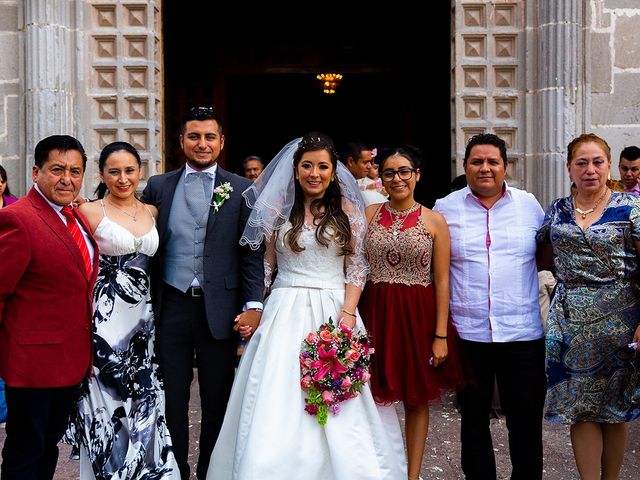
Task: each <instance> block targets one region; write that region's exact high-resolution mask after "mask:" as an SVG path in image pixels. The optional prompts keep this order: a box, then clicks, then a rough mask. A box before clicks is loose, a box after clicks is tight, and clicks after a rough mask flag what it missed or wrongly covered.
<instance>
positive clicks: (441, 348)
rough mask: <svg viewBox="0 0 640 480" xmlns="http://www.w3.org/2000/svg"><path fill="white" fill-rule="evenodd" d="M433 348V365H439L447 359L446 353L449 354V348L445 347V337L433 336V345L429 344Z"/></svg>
mask: <svg viewBox="0 0 640 480" xmlns="http://www.w3.org/2000/svg"><path fill="white" fill-rule="evenodd" d="M431 347H432V350H433V357H431V358H432V360H433V363H432V365H433V367H434V368H435V367H439V366H440V365H442V364H443V363H444V361H445V360H446V359H447V355H448V354H449V350H448V348H447V339H446V338H437V337H436V338H434V339H433V345H432V346H431Z"/></svg>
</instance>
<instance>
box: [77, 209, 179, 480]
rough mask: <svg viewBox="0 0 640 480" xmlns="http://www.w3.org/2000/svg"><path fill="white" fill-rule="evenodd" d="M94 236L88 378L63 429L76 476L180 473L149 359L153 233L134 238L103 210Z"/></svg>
mask: <svg viewBox="0 0 640 480" xmlns="http://www.w3.org/2000/svg"><path fill="white" fill-rule="evenodd" d="M103 211H104V205H103ZM94 237H95V239H96V241H97V242H98V246H99V249H100V272H99V274H98V279H97V281H96V285H95V289H94V317H93V328H94V332H93V344H94V358H93V376H92V377H91V378H90V379H89V380H88V382H86V383H85V384H84V385H83V390H84V391H83V394H82V397H81V399H80V401H79V402H78V406H77V411H76V412H75V413H74V414H73V417H72V422H71V427H70V429H69V432H68V433H67V437H72V438H73V440H71V443H75V444H76V446H79V447H80V448H81V450H82V452H81V454H82V458H81V468H80V474H81V478H82V479H93V478H96V479H99V480H102V479H105V480H106V479H131V480H133V479H158V480H159V479H179V478H180V472H179V470H178V467H177V464H176V461H175V458H174V456H173V452H172V448H171V437H170V436H169V432H168V430H167V425H166V422H165V416H164V415H165V414H164V393H163V391H162V383H161V381H160V378H159V376H158V365H157V363H156V362H155V358H154V338H155V337H154V320H153V312H152V310H151V299H150V291H149V286H150V285H149V276H148V263H149V259H150V257H151V256H152V255H153V254H154V253H155V252H156V250H157V248H158V232H157V230H156V228H155V227H153V228H152V229H151V230H150V231H149V232H148V233H146V234H145V235H143V236H141V237H135V236H134V235H133V234H132V233H130V232H129V231H128V230H126V229H125V228H124V227H122V226H121V225H119V224H118V223H116V222H114V221H112V220H110V219H109V218H108V217H107V216H106V213H105V216H104V217H103V219H102V220H101V222H100V224H99V225H98V227H97V228H96V231H95V233H94Z"/></svg>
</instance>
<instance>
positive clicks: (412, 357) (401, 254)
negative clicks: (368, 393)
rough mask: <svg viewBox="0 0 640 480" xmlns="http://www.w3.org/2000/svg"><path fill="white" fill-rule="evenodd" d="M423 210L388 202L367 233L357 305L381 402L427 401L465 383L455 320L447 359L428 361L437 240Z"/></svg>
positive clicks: (373, 387)
mask: <svg viewBox="0 0 640 480" xmlns="http://www.w3.org/2000/svg"><path fill="white" fill-rule="evenodd" d="M421 213H422V207H421V206H420V205H419V204H415V205H414V206H413V207H412V208H411V209H410V210H409V211H408V212H406V214H404V215H403V214H401V213H400V212H396V211H395V210H393V209H392V208H391V207H390V206H389V204H388V203H385V204H383V206H382V207H381V208H380V209H379V210H378V213H377V214H376V215H375V216H374V218H373V219H372V221H371V223H370V225H369V229H368V231H367V237H366V241H365V250H366V255H367V259H368V261H369V268H370V273H369V279H368V281H367V284H366V286H365V288H364V292H363V294H362V296H361V297H360V303H359V305H358V309H359V310H360V314H361V315H362V319H363V321H364V322H365V325H366V326H367V330H369V332H370V333H371V335H372V337H373V345H374V347H375V354H374V356H373V361H372V366H371V390H372V392H373V395H374V398H375V399H376V401H377V402H379V403H391V402H394V401H397V400H401V401H403V402H406V403H407V404H409V405H416V406H417V405H425V404H426V403H428V401H431V400H437V399H439V398H440V396H441V394H442V393H443V392H445V391H450V390H455V389H459V388H461V387H462V386H463V382H464V375H463V370H462V367H461V364H460V357H459V353H458V346H457V339H458V336H457V332H456V331H455V328H454V327H453V325H452V324H451V322H449V324H448V326H447V337H448V339H447V346H448V350H449V354H448V357H447V360H446V361H445V362H444V364H442V365H441V366H440V367H438V368H433V367H432V366H431V365H430V363H429V358H430V357H431V356H432V352H431V345H432V344H433V338H434V337H433V336H434V334H435V328H436V299H435V291H434V288H433V285H432V283H431V260H432V255H433V238H432V237H431V234H430V233H429V232H428V230H427V228H426V227H425V226H424V222H423V221H422V220H421Z"/></svg>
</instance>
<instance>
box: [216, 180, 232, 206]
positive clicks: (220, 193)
mask: <svg viewBox="0 0 640 480" xmlns="http://www.w3.org/2000/svg"><path fill="white" fill-rule="evenodd" d="M231 192H233V187H232V186H231V184H230V183H229V182H224V183H223V184H221V185H218V186H217V187H216V188H214V189H213V202H211V206H212V207H213V209H214V210H215V211H216V213H217V212H218V210H220V207H221V206H222V204H223V203H224V202H225V201H226V200H228V199H229V197H231V195H230V194H231Z"/></svg>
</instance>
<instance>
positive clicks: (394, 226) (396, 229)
mask: <svg viewBox="0 0 640 480" xmlns="http://www.w3.org/2000/svg"><path fill="white" fill-rule="evenodd" d="M417 204H418V202H414V204H413V205H411V206H410V207H409V208H405V209H404V210H396V209H395V208H393V207H392V206H391V204H390V203H387V210H388V211H389V213H390V214H391V215H392V220H391V235H392V236H393V239H394V240H396V239H397V238H398V235H399V234H400V232H401V231H402V229H403V228H404V222H406V220H407V217H408V216H409V214H410V213H411V212H413V211H414V210H415V206H416V205H417ZM400 217H402V221H400V220H399V219H400Z"/></svg>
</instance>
